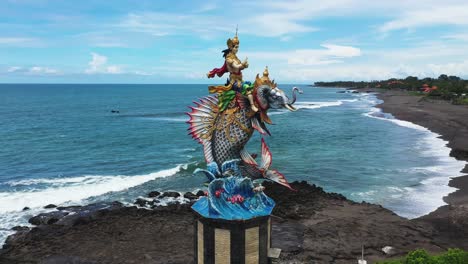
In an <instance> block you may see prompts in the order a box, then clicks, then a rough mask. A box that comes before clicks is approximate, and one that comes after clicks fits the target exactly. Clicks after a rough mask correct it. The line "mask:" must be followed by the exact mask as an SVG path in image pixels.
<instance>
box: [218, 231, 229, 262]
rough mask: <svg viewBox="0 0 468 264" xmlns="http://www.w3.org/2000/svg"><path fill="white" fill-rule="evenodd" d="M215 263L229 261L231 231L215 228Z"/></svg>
mask: <svg viewBox="0 0 468 264" xmlns="http://www.w3.org/2000/svg"><path fill="white" fill-rule="evenodd" d="M214 237H215V263H216V264H230V263H231V231H229V230H227V229H220V228H215V234H214Z"/></svg>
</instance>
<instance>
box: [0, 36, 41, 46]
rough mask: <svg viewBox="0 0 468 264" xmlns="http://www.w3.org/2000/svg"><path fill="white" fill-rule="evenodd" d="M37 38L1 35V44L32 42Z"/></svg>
mask: <svg viewBox="0 0 468 264" xmlns="http://www.w3.org/2000/svg"><path fill="white" fill-rule="evenodd" d="M34 41H35V39H33V38H13V37H0V44H5V45H14V44H26V43H32V42H34Z"/></svg>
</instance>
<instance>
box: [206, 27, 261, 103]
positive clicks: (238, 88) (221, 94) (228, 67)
mask: <svg viewBox="0 0 468 264" xmlns="http://www.w3.org/2000/svg"><path fill="white" fill-rule="evenodd" d="M226 44H227V47H228V48H227V49H225V50H223V53H224V55H223V57H224V58H225V61H224V64H223V66H222V67H221V68H215V69H213V70H211V71H210V72H209V73H207V76H208V78H213V77H214V76H215V75H217V76H218V77H221V76H223V75H224V73H226V72H229V79H228V82H227V83H226V84H225V85H217V86H210V87H208V90H209V92H210V93H217V94H218V98H219V106H220V110H221V111H223V110H224V109H226V107H227V106H228V105H229V103H230V102H231V101H232V100H233V99H234V97H235V96H236V93H241V94H242V95H244V96H247V98H248V99H249V102H250V107H251V109H252V110H253V111H254V112H257V111H258V108H257V107H256V106H255V103H254V100H253V96H252V90H253V85H252V84H251V83H250V82H244V81H243V80H242V70H243V69H245V68H248V67H249V62H248V61H247V58H246V59H245V60H244V61H243V62H241V60H239V58H237V52H238V51H239V44H240V42H239V38H238V37H237V29H236V36H235V37H234V38H232V39H228V40H227V43H226Z"/></svg>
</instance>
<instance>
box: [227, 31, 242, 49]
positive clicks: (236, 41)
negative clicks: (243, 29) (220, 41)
mask: <svg viewBox="0 0 468 264" xmlns="http://www.w3.org/2000/svg"><path fill="white" fill-rule="evenodd" d="M226 44H227V46H228V48H229V49H232V48H234V46H236V45H239V39H238V38H237V27H236V35H235V36H234V38H232V39H228V40H227V43H226Z"/></svg>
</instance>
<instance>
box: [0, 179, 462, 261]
mask: <svg viewBox="0 0 468 264" xmlns="http://www.w3.org/2000/svg"><path fill="white" fill-rule="evenodd" d="M292 186H293V188H295V189H297V190H298V191H297V192H291V191H289V190H288V189H285V188H284V187H281V186H278V185H273V184H266V192H267V193H268V195H269V196H270V197H272V198H273V199H274V200H276V201H277V206H276V208H275V210H274V212H273V231H272V240H273V241H272V244H273V247H277V248H281V249H282V250H283V251H282V254H281V259H280V263H353V262H355V261H356V259H357V258H358V257H359V256H360V253H361V244H364V245H365V248H366V254H365V255H366V259H368V260H369V261H375V260H378V259H386V258H391V257H395V256H401V255H403V254H405V253H406V252H408V251H410V250H413V249H416V248H425V249H427V250H430V251H433V252H438V251H443V250H445V249H447V248H448V247H464V248H466V246H467V245H466V241H465V240H466V239H464V238H463V237H459V238H456V237H453V236H452V235H451V232H452V231H453V230H445V229H444V228H441V226H439V225H438V224H437V222H435V221H432V222H431V221H425V220H420V219H417V220H408V219H405V218H402V217H399V216H397V215H396V214H394V213H393V212H391V211H389V210H387V209H385V208H382V207H381V206H379V205H373V204H369V203H356V202H352V201H350V200H347V199H346V198H345V197H343V196H342V195H340V194H336V193H326V192H324V191H323V190H322V189H321V188H320V187H317V186H315V185H309V184H308V183H306V182H294V183H292ZM179 195H180V194H178V193H163V194H159V193H150V194H148V197H145V198H139V199H138V200H136V201H135V203H136V205H135V206H123V205H122V204H120V203H118V202H114V203H110V204H92V205H88V206H72V207H57V208H56V210H55V211H53V212H51V213H47V214H41V215H39V216H36V217H33V218H31V220H30V221H31V223H33V224H35V225H36V227H34V228H32V229H29V228H21V227H18V228H17V229H18V230H19V231H18V232H17V233H16V234H15V235H13V236H10V237H9V238H8V239H7V241H6V243H5V245H4V246H3V249H2V250H1V251H0V263H46V264H51V263H193V259H192V258H193V247H194V245H193V241H194V239H193V238H194V237H193V236H194V234H193V220H194V215H193V213H192V211H191V209H190V204H191V203H193V202H194V201H195V200H196V199H197V198H198V196H199V195H202V193H201V192H199V193H198V194H191V193H186V194H185V195H184V196H185V197H184V198H182V196H180V197H175V196H179ZM171 196H172V197H171ZM168 197H171V198H175V199H173V200H172V201H173V202H172V203H171V202H169V205H167V206H160V205H158V204H159V203H160V202H161V200H163V199H166V201H167V198H168ZM180 202H186V203H185V204H181V203H180ZM137 205H138V206H137ZM445 224H446V223H444V225H445ZM460 228H465V230H467V229H468V225H466V223H464V224H463V223H462V226H460ZM444 230H445V231H444Z"/></svg>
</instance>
